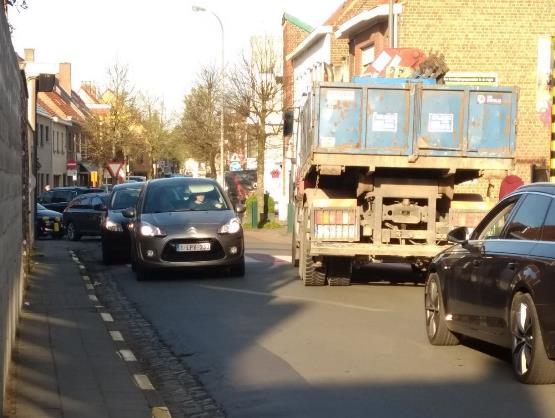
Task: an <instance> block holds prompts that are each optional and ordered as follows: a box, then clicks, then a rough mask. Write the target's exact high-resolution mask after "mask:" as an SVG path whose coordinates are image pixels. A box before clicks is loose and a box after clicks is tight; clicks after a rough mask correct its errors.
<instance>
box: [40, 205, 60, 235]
mask: <svg viewBox="0 0 555 418" xmlns="http://www.w3.org/2000/svg"><path fill="white" fill-rule="evenodd" d="M46 236H51V237H52V238H56V239H60V238H62V237H63V236H64V227H63V224H62V214H61V213H60V212H56V211H53V210H49V209H46V208H45V207H44V206H42V205H41V204H40V203H37V210H36V217H35V237H36V238H40V237H46Z"/></svg>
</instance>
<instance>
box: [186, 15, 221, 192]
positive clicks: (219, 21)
mask: <svg viewBox="0 0 555 418" xmlns="http://www.w3.org/2000/svg"><path fill="white" fill-rule="evenodd" d="M192 9H193V12H208V13H210V14H212V16H214V17H215V18H216V19H217V20H218V23H219V24H220V29H221V32H222V54H221V63H220V64H221V65H220V89H221V92H220V94H221V108H222V109H221V112H220V185H221V186H222V187H225V185H224V106H225V101H224V25H223V24H222V21H221V20H220V18H219V17H218V15H217V14H216V13H214V12H213V11H211V10H208V9H206V8H204V7H200V6H193V7H192Z"/></svg>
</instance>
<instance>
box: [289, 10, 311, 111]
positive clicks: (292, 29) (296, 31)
mask: <svg viewBox="0 0 555 418" xmlns="http://www.w3.org/2000/svg"><path fill="white" fill-rule="evenodd" d="M307 36H308V32H307V31H305V30H303V29H301V28H299V27H298V26H296V25H294V24H293V23H291V22H289V21H287V20H285V19H284V20H283V107H284V109H288V108H291V107H293V63H292V62H291V60H287V59H286V57H287V55H288V54H290V53H291V52H293V51H294V50H295V48H296V47H297V46H298V45H299V44H300V43H301V42H302V41H303V40H304V39H305V38H306V37H307Z"/></svg>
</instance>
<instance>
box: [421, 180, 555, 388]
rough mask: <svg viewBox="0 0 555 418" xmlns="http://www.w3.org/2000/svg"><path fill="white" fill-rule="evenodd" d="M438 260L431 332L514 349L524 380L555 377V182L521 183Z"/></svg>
mask: <svg viewBox="0 0 555 418" xmlns="http://www.w3.org/2000/svg"><path fill="white" fill-rule="evenodd" d="M467 234H468V233H467V230H466V228H464V227H462V228H456V229H454V230H453V231H451V232H450V233H449V235H448V238H449V240H450V241H452V242H455V243H456V245H455V246H453V247H451V248H450V249H448V250H446V251H443V252H442V253H440V254H439V255H438V256H437V257H435V259H434V260H433V261H432V263H431V265H430V269H429V273H428V277H427V279H426V291H425V311H426V329H427V334H428V339H429V340H430V342H431V343H432V344H434V345H453V344H457V343H458V342H459V338H460V337H461V336H463V335H465V336H470V337H473V338H476V339H480V340H484V341H487V342H489V343H493V344H497V345H500V346H503V347H508V348H510V349H511V354H512V365H513V371H514V374H515V376H516V378H517V379H518V380H519V381H521V382H523V383H532V384H543V383H554V382H555V361H554V360H555V184H549V183H535V184H530V185H526V186H522V187H520V188H519V189H517V190H516V191H515V192H513V193H511V194H509V195H508V196H507V197H505V198H504V199H503V200H501V201H500V202H499V203H498V204H497V205H496V206H495V207H494V208H493V209H492V210H491V211H490V212H489V213H488V214H487V215H486V216H485V218H484V219H483V220H482V221H481V222H480V224H479V225H478V227H477V228H476V229H475V230H474V231H473V232H472V234H471V235H470V237H467Z"/></svg>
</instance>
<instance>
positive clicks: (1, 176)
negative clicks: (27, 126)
mask: <svg viewBox="0 0 555 418" xmlns="http://www.w3.org/2000/svg"><path fill="white" fill-rule="evenodd" d="M21 99H22V96H21V76H20V73H19V68H18V64H17V59H16V55H15V52H14V50H13V46H12V43H11V38H10V33H9V31H8V24H7V21H6V16H5V15H4V13H3V12H2V11H0V128H1V129H0V213H1V214H2V216H0V413H3V412H4V399H5V393H6V381H7V376H8V368H9V364H10V360H11V350H12V347H13V343H14V340H15V327H16V322H17V318H18V313H19V307H20V297H21V284H22V277H23V276H22V274H23V271H22V263H21V258H22V254H21V242H22V213H21V212H22V189H21V158H22V157H21V155H22V154H21V152H22V149H21V148H22V147H21V126H22V125H21V118H22V117H24V115H22V113H21V106H22V103H21Z"/></svg>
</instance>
